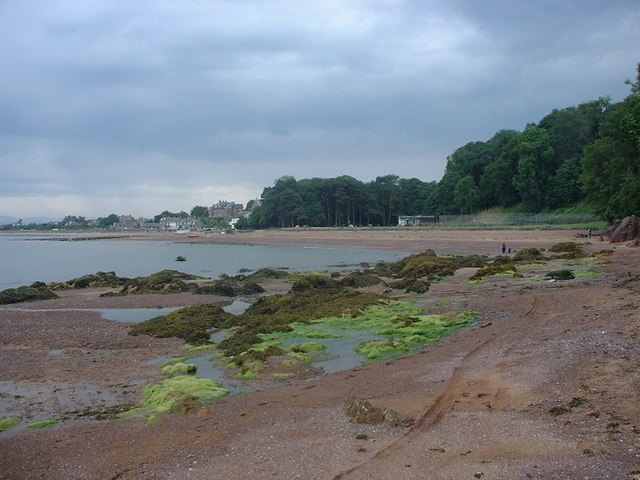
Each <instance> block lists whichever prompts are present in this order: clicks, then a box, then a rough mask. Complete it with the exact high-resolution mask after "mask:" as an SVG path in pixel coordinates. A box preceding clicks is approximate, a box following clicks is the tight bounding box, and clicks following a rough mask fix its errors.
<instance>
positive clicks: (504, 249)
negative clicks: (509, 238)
mask: <svg viewBox="0 0 640 480" xmlns="http://www.w3.org/2000/svg"><path fill="white" fill-rule="evenodd" d="M506 251H507V244H506V243H503V244H502V254H503V255H504V254H505V252H506Z"/></svg>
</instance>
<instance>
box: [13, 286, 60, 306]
mask: <svg viewBox="0 0 640 480" xmlns="http://www.w3.org/2000/svg"><path fill="white" fill-rule="evenodd" d="M52 298H58V296H57V295H56V294H55V293H53V291H52V290H51V289H50V288H49V287H47V285H45V284H44V283H42V282H35V283H32V284H31V285H29V286H23V287H18V288H7V289H6V290H2V291H0V305H6V304H10V303H20V302H34V301H36V300H49V299H52Z"/></svg>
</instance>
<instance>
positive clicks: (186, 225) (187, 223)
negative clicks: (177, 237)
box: [160, 217, 202, 232]
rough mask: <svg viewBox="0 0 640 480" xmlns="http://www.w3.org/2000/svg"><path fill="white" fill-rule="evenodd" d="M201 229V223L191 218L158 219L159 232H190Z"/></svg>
mask: <svg viewBox="0 0 640 480" xmlns="http://www.w3.org/2000/svg"><path fill="white" fill-rule="evenodd" d="M201 229H202V222H201V221H200V220H199V219H197V218H193V217H186V218H180V217H162V218H161V219H160V230H168V231H178V230H189V231H191V232H193V231H196V230H201Z"/></svg>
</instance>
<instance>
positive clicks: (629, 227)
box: [607, 215, 640, 246]
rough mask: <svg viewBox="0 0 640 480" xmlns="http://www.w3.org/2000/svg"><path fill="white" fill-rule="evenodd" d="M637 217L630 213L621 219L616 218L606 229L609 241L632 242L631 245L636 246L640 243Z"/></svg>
mask: <svg viewBox="0 0 640 480" xmlns="http://www.w3.org/2000/svg"><path fill="white" fill-rule="evenodd" d="M638 222H639V221H638V217H637V216H635V215H631V216H629V217H626V218H624V219H623V220H616V222H615V223H614V224H613V225H612V226H611V227H610V228H609V230H608V231H607V236H608V237H609V242H611V243H620V242H632V246H633V245H634V244H635V246H638V244H639V243H640V241H639V239H640V228H639V225H638Z"/></svg>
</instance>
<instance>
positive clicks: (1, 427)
mask: <svg viewBox="0 0 640 480" xmlns="http://www.w3.org/2000/svg"><path fill="white" fill-rule="evenodd" d="M20 421H21V419H20V418H17V417H8V418H1V419H0V432H4V431H5V430H7V429H8V428H11V427H13V426H14V425H17V424H18V423H20Z"/></svg>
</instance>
